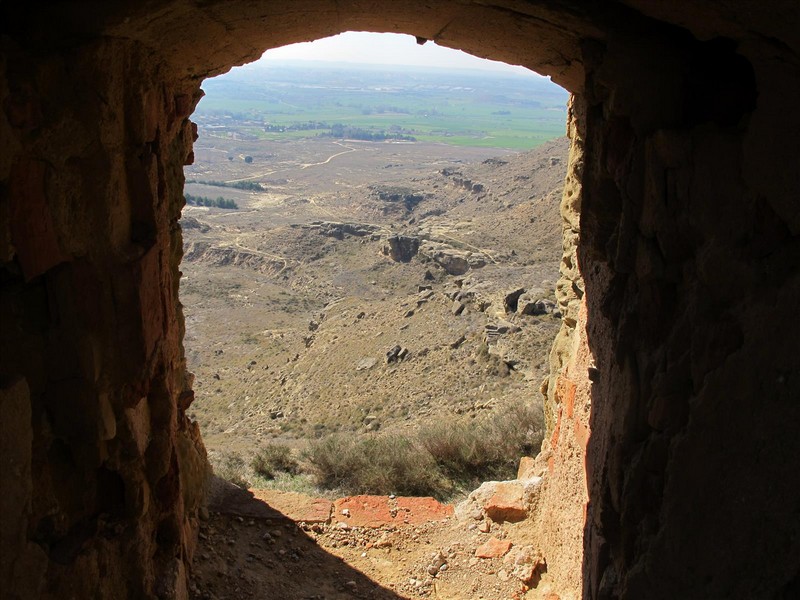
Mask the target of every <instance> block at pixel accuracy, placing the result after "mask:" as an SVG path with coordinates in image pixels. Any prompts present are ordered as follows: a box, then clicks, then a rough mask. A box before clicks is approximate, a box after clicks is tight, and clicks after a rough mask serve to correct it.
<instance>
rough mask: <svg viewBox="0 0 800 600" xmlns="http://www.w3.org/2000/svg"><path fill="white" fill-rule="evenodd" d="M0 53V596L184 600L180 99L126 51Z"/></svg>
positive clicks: (200, 477) (138, 54)
mask: <svg viewBox="0 0 800 600" xmlns="http://www.w3.org/2000/svg"><path fill="white" fill-rule="evenodd" d="M4 50H5V52H4V54H3V60H2V63H0V72H2V77H0V106H2V107H3V110H2V111H1V112H0V133H1V134H2V140H3V151H2V154H0V180H2V182H3V183H2V187H0V216H1V217H2V218H1V219H0V282H1V283H0V313H2V332H1V333H0V356H2V367H1V368H0V410H1V411H2V418H0V456H1V458H0V461H2V462H1V463H0V467H1V469H0V489H2V494H0V498H1V499H0V502H2V507H1V508H0V535H1V536H2V539H0V552H1V553H2V554H0V582H2V583H1V584H0V585H1V587H2V594H0V595H2V597H3V598H20V599H23V598H24V599H30V598H40V597H41V598H89V597H102V598H125V597H128V598H147V597H153V596H154V595H156V594H158V595H162V596H165V597H172V596H177V597H181V596H183V595H185V594H184V590H183V586H184V584H185V569H186V565H187V561H188V560H189V558H190V557H191V551H192V547H193V536H194V533H195V532H194V529H195V525H196V518H197V512H198V507H199V502H200V500H201V497H202V494H203V482H204V479H205V470H206V468H207V467H206V461H205V451H204V449H203V444H202V442H201V440H200V437H199V432H198V430H197V426H196V425H195V424H191V423H189V422H188V420H187V419H186V417H185V416H184V410H185V409H186V408H187V407H188V404H189V402H190V401H191V399H192V392H191V381H189V380H188V379H187V377H186V375H185V369H184V358H183V348H182V340H181V338H182V334H183V321H182V315H181V308H180V304H179V303H178V287H177V286H178V275H179V274H178V263H179V261H180V257H181V251H182V250H181V236H180V230H179V228H178V225H177V220H178V217H179V213H180V209H181V206H182V202H183V194H182V188H183V174H182V165H183V164H184V162H186V159H187V157H188V156H189V155H190V153H191V143H192V135H193V133H192V131H193V129H192V125H191V124H190V123H189V121H188V119H187V117H188V116H189V113H190V112H191V110H192V108H193V106H194V100H195V97H194V96H193V95H192V94H194V93H195V90H194V88H192V89H190V91H189V92H188V93H187V92H184V91H183V90H181V89H180V88H179V87H178V86H176V85H175V84H174V83H173V82H169V81H166V80H165V79H164V78H163V76H161V74H160V73H159V72H158V69H157V67H155V66H154V65H153V63H152V61H151V60H150V59H149V56H148V53H147V52H145V51H143V50H142V49H141V48H140V47H137V45H136V44H134V43H130V42H122V41H116V40H110V39H98V40H95V41H92V42H91V43H88V44H82V45H81V46H80V47H78V48H75V49H72V50H70V51H63V52H59V53H58V54H49V55H46V56H32V55H31V54H30V53H29V52H25V51H21V50H20V49H18V48H15V47H14V46H13V45H11V44H8V43H6V44H5V47H4Z"/></svg>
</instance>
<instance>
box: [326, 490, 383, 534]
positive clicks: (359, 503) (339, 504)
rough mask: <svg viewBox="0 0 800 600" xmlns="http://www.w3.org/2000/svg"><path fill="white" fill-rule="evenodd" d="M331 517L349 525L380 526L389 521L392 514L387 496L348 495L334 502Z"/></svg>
mask: <svg viewBox="0 0 800 600" xmlns="http://www.w3.org/2000/svg"><path fill="white" fill-rule="evenodd" d="M344 511H346V512H344ZM333 518H334V520H335V521H337V522H339V523H346V524H347V525H350V526H351V527H380V526H382V525H386V524H387V523H391V522H392V521H393V519H394V516H393V515H392V513H391V509H390V507H389V497H388V496H348V497H346V498H339V499H338V500H336V502H334V508H333Z"/></svg>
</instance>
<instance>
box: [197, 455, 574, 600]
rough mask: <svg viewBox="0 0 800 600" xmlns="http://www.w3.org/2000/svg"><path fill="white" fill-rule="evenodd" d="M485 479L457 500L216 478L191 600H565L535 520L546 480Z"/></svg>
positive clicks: (530, 476) (528, 467) (526, 468)
mask: <svg viewBox="0 0 800 600" xmlns="http://www.w3.org/2000/svg"><path fill="white" fill-rule="evenodd" d="M540 467H541V465H537V463H536V462H535V461H533V460H532V459H529V460H527V461H523V464H522V465H521V467H520V470H519V473H518V478H517V479H515V480H513V481H507V482H487V483H485V484H483V485H482V486H481V487H480V488H479V489H477V490H475V491H474V492H473V493H471V494H470V495H469V497H468V498H466V499H465V500H464V501H463V502H461V503H460V504H458V505H457V506H452V505H446V504H440V503H438V502H436V501H435V500H434V499H433V498H401V497H395V496H388V497H387V496H355V497H346V498H340V499H337V500H336V501H333V502H332V501H328V500H325V499H323V498H313V497H310V496H304V495H301V494H295V493H284V492H274V491H264V490H254V491H253V492H245V491H244V490H241V489H239V488H236V487H235V486H231V485H230V484H227V483H226V482H223V481H220V480H216V481H215V486H214V491H213V493H212V500H211V511H210V512H209V514H208V515H206V519H205V521H204V522H203V524H202V525H201V533H200V536H199V540H198V542H199V543H198V547H197V549H196V551H195V560H194V573H193V575H194V576H193V580H192V584H191V588H190V592H191V597H192V598H193V599H194V600H225V599H230V598H281V599H285V600H299V599H311V598H314V599H322V598H328V599H333V598H374V599H387V600H388V599H399V598H429V597H431V598H448V599H463V600H467V599H470V600H475V599H486V600H489V599H500V598H503V599H506V598H516V599H519V598H523V597H524V598H528V599H534V598H535V599H542V600H558V598H559V596H558V595H556V594H554V593H552V590H551V586H550V583H549V580H548V577H547V563H546V561H545V559H544V558H543V557H542V555H541V552H540V550H539V544H538V542H537V539H536V535H535V533H534V532H535V529H534V527H533V526H532V523H533V520H534V514H533V513H535V512H536V510H537V507H538V503H539V495H540V491H541V488H542V486H543V485H544V480H543V478H542V477H541V476H540V475H537V474H536V473H537V472H541V468H540Z"/></svg>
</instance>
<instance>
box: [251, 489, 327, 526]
mask: <svg viewBox="0 0 800 600" xmlns="http://www.w3.org/2000/svg"><path fill="white" fill-rule="evenodd" d="M251 492H252V494H253V496H254V497H255V498H256V499H257V500H261V501H263V502H266V503H267V504H268V505H269V506H270V508H273V509H275V510H277V511H279V512H280V513H282V514H283V515H285V516H286V517H287V518H288V519H291V520H292V521H303V522H305V523H327V522H329V521H330V520H331V509H332V508H333V502H331V501H330V500H326V499H325V498H312V497H310V496H305V495H303V494H296V493H294V492H278V491H275V490H251Z"/></svg>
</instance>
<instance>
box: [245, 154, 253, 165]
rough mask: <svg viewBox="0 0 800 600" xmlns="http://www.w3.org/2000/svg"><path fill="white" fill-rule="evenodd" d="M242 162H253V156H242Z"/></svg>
mask: <svg viewBox="0 0 800 600" xmlns="http://www.w3.org/2000/svg"><path fill="white" fill-rule="evenodd" d="M244 162H246V163H247V164H248V165H249V164H250V163H251V162H253V157H252V156H245V157H244Z"/></svg>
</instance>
